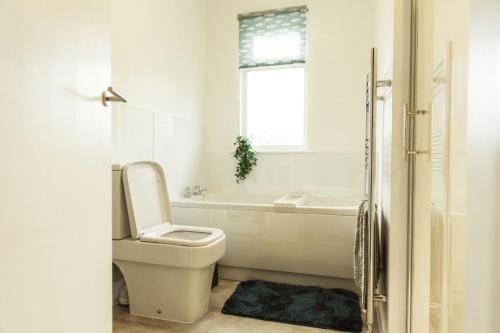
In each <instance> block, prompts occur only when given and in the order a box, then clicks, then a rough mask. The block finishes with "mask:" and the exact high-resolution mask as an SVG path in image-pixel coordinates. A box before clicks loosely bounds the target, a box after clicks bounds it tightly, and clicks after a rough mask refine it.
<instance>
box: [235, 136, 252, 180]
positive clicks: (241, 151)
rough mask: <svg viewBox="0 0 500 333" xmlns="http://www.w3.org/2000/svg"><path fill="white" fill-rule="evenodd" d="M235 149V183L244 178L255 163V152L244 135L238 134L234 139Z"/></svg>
mask: <svg viewBox="0 0 500 333" xmlns="http://www.w3.org/2000/svg"><path fill="white" fill-rule="evenodd" d="M234 145H235V146H236V150H235V152H234V155H233V157H234V158H235V159H236V162H237V165H236V173H235V174H234V176H235V177H236V183H238V184H239V183H240V182H242V181H243V180H245V179H246V178H247V176H248V174H249V173H250V172H251V171H252V169H253V167H254V166H256V165H257V154H256V152H255V149H253V147H252V144H251V143H250V140H249V139H248V138H246V137H244V136H238V137H237V138H236V141H234Z"/></svg>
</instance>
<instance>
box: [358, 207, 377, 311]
mask: <svg viewBox="0 0 500 333" xmlns="http://www.w3.org/2000/svg"><path fill="white" fill-rule="evenodd" d="M375 216H377V214H375ZM368 223H369V219H368V201H367V200H363V201H362V202H361V204H360V205H359V209H358V217H357V224H356V238H355V240H354V255H353V261H354V284H355V285H356V286H357V287H358V288H359V289H360V290H361V306H362V308H363V309H366V297H367V292H368V240H369V239H368ZM373 232H374V233H375V262H374V265H375V276H374V287H376V286H377V284H378V280H379V275H380V271H381V269H382V267H383V263H382V259H381V254H382V247H381V242H380V238H381V237H380V233H379V224H378V221H375V227H374V231H373Z"/></svg>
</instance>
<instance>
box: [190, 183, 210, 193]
mask: <svg viewBox="0 0 500 333" xmlns="http://www.w3.org/2000/svg"><path fill="white" fill-rule="evenodd" d="M206 191H207V189H206V188H201V186H200V185H194V186H193V191H192V193H191V194H192V195H202V194H203V192H206Z"/></svg>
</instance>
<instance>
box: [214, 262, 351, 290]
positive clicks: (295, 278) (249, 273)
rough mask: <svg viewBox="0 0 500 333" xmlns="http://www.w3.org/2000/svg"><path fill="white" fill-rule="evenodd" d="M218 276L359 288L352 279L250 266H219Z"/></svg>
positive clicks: (244, 279)
mask: <svg viewBox="0 0 500 333" xmlns="http://www.w3.org/2000/svg"><path fill="white" fill-rule="evenodd" d="M219 278H221V279H224V280H233V281H246V280H264V281H270V282H280V283H288V284H301V285H307V286H317V287H322V288H343V289H347V290H351V291H353V292H355V293H359V290H358V288H357V287H356V286H355V285H354V281H353V280H348V279H339V278H332V277H326V276H317V275H306V274H297V273H287V272H276V271H267V270H261V269H252V268H241V267H230V266H219Z"/></svg>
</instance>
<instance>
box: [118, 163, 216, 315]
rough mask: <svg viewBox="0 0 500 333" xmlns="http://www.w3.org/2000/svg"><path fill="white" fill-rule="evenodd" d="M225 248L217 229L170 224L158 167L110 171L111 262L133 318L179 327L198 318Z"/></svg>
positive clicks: (205, 306)
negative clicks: (120, 277) (123, 285)
mask: <svg viewBox="0 0 500 333" xmlns="http://www.w3.org/2000/svg"><path fill="white" fill-rule="evenodd" d="M122 180H123V185H122ZM123 190H124V191H123ZM125 209H126V210H127V211H125ZM127 212H128V219H127ZM129 223H130V224H129ZM130 233H131V235H130ZM130 236H132V237H130ZM225 246H226V239H225V235H224V232H223V231H222V230H220V229H213V228H201V227H190V226H181V225H173V224H172V215H171V213H170V203H169V198H168V192H167V185H166V182H165V176H164V174H163V170H162V168H161V166H160V165H159V164H157V163H155V162H136V163H132V164H129V165H127V166H125V167H123V169H122V168H121V167H116V166H114V167H113V262H114V263H115V264H116V265H117V266H118V267H119V268H120V270H121V271H122V273H123V275H124V277H125V281H126V283H127V287H128V293H129V304H130V313H131V314H134V315H138V316H143V317H150V318H157V319H164V320H172V321H176V322H182V323H192V322H195V321H196V320H198V319H200V318H201V317H202V316H203V315H204V314H205V312H206V311H207V310H208V306H209V301H210V290H211V282H212V275H213V271H214V266H215V263H216V261H217V260H219V259H220V258H221V257H222V255H223V254H224V251H225Z"/></svg>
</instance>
